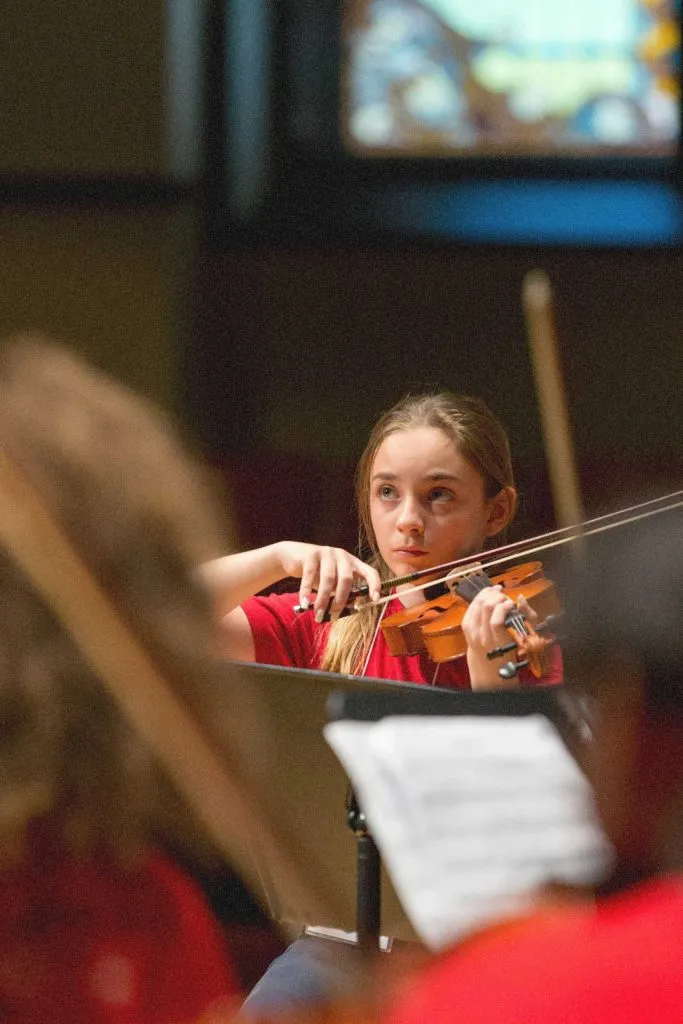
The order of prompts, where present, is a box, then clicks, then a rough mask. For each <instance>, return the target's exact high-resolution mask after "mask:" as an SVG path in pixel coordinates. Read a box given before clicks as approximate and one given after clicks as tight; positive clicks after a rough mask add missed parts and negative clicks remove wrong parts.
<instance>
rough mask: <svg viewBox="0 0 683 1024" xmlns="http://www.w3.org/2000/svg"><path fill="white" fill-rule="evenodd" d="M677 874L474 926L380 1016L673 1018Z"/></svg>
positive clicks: (527, 1020)
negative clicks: (584, 904) (595, 902)
mask: <svg viewBox="0 0 683 1024" xmlns="http://www.w3.org/2000/svg"><path fill="white" fill-rule="evenodd" d="M682 963H683V880H682V879H673V878H671V879H664V880H660V881H653V882H650V883H647V884H643V885H641V886H638V887H637V888H635V889H633V890H632V891H630V892H628V893H625V894H623V895H619V896H614V897H611V898H610V899H606V900H604V901H603V902H602V903H601V904H599V906H598V907H597V909H595V910H591V909H583V910H571V909H564V910H562V909H559V910H555V911H550V912H547V913H539V915H538V916H537V917H535V918H534V917H532V918H529V919H528V920H527V921H526V922H519V923H517V924H512V925H510V926H505V925H504V926H501V927H500V928H499V929H494V930H493V931H491V932H490V933H483V934H482V935H480V936H479V937H478V938H474V939H472V940H470V941H469V942H466V943H464V944H463V946H462V947H460V948H455V949H454V950H452V951H451V952H449V953H446V954H444V955H443V956H442V957H440V958H439V959H438V960H436V962H434V963H433V964H432V965H431V966H430V967H429V968H427V969H426V970H424V971H422V972H421V973H420V974H418V975H416V976H415V977H414V978H413V979H412V980H411V981H410V982H409V983H408V986H407V988H406V990H405V991H404V992H403V994H402V996H401V998H400V999H398V1000H396V1002H395V1004H394V1005H393V1007H392V1008H391V1010H390V1011H389V1012H388V1013H387V1014H386V1015H385V1016H384V1019H383V1024H425V1022H429V1024H569V1022H571V1024H642V1022H646V1021H656V1022H657V1024H680V1021H681V1019H683V971H681V964H682Z"/></svg>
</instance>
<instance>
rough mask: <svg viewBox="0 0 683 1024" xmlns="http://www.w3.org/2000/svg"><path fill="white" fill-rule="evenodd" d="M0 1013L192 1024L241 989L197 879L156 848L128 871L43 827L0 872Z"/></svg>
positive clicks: (24, 1021)
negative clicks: (17, 860) (59, 841)
mask: <svg viewBox="0 0 683 1024" xmlns="http://www.w3.org/2000/svg"><path fill="white" fill-rule="evenodd" d="M0 905H1V906H2V913H1V914H0V1020H2V1021H8V1022H17V1024H18V1022H21V1024H62V1022H64V1024H190V1022H193V1024H194V1022H197V1021H199V1020H200V1019H201V1018H202V1017H204V1018H205V1019H206V1020H208V1019H209V1017H208V1014H209V1011H210V1010H211V1009H216V1010H217V1009H218V1008H220V1007H227V1006H228V1005H230V1004H232V1003H233V1001H234V1000H236V999H237V997H238V986H237V983H236V980H235V977H234V974H233V970H232V968H231V965H230V961H229V959H228V956H227V951H226V948H225V944H224V940H223V936H222V933H221V932H220V929H219V926H218V924H217V923H216V922H215V921H214V919H213V918H212V916H211V914H210V912H209V910H208V908H207V906H206V905H205V904H204V901H203V898H202V896H201V895H200V893H199V891H198V890H197V889H196V888H195V886H194V884H193V883H191V882H190V880H189V879H188V878H187V877H186V876H185V874H184V873H183V872H181V871H180V870H179V869H178V868H177V867H176V866H175V865H174V864H172V863H171V862H170V861H169V860H167V859H166V858H165V857H164V856H162V855H160V854H159V853H150V854H148V855H146V856H145V857H144V858H143V859H142V860H141V861H140V862H136V866H135V868H131V869H129V870H125V869H124V868H122V867H121V866H120V865H119V864H118V863H117V862H114V861H113V860H112V859H111V858H110V857H109V856H107V855H99V856H88V857H73V856H68V855H64V854H60V853H59V852H58V850H57V848H56V846H55V845H54V844H53V843H52V842H50V840H49V838H48V837H47V836H45V835H43V836H40V837H39V838H38V840H37V841H36V842H34V843H33V845H32V848H31V850H30V852H29V854H28V855H27V856H26V858H25V859H24V861H23V862H22V863H21V864H20V865H18V866H14V867H12V868H7V869H5V870H0Z"/></svg>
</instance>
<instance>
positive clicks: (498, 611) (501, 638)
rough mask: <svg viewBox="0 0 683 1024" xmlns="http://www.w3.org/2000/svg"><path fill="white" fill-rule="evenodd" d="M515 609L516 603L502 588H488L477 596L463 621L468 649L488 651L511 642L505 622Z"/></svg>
mask: <svg viewBox="0 0 683 1024" xmlns="http://www.w3.org/2000/svg"><path fill="white" fill-rule="evenodd" d="M514 608H515V602H514V601H513V600H512V599H511V598H510V597H509V596H508V595H507V594H504V593H503V591H502V588H501V587H500V586H496V587H486V588H485V589H484V590H482V591H481V592H480V593H479V594H477V596H476V597H475V599H474V600H473V601H472V603H471V604H470V606H469V608H468V609H467V611H466V612H465V615H464V616H463V620H462V629H463V633H464V634H465V639H466V640H467V645H468V647H475V648H480V649H481V650H482V651H488V650H492V649H493V648H494V647H500V646H501V645H502V644H504V643H506V642H507V641H509V636H508V635H507V632H506V630H505V620H506V619H507V617H508V615H509V614H510V613H511V612H512V611H513V610H514Z"/></svg>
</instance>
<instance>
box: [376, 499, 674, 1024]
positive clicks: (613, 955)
mask: <svg viewBox="0 0 683 1024" xmlns="http://www.w3.org/2000/svg"><path fill="white" fill-rule="evenodd" d="M682 539H683V517H682V514H681V509H676V510H673V511H670V512H668V513H666V514H665V515H662V516H660V517H658V518H657V519H654V520H647V521H646V522H645V523H640V524H637V525H634V526H629V527H622V528H621V529H619V530H615V531H613V532H612V533H611V534H608V535H605V536H603V537H599V538H592V539H591V540H590V542H588V545H587V547H586V550H585V552H584V554H585V556H586V558H585V562H584V563H583V569H582V571H580V572H577V571H576V570H575V571H574V572H573V573H572V577H573V583H572V582H569V583H568V585H567V587H565V588H564V593H565V595H566V608H567V619H568V621H567V629H566V631H565V640H564V641H563V650H564V652H565V656H566V666H567V678H568V679H569V680H570V681H573V683H574V684H575V685H576V686H577V687H578V688H579V689H580V690H581V691H585V693H586V695H587V700H588V702H589V706H590V705H592V706H593V713H594V742H593V744H592V745H591V753H590V763H589V764H588V766H587V768H588V771H589V775H590V777H591V779H592V781H593V783H594V787H595V792H596V798H597V802H598V807H599V810H600V813H601V816H602V820H603V823H604V825H605V827H606V830H607V832H608V835H609V836H610V838H611V840H612V842H613V844H614V847H615V851H616V870H615V872H614V875H613V877H611V878H610V879H609V881H608V882H607V883H605V886H604V888H603V891H601V892H600V893H598V894H597V896H596V899H595V902H594V903H593V904H588V905H577V906H575V907H569V906H566V905H565V906H560V905H558V906H556V907H553V905H552V903H550V904H548V905H547V906H546V907H545V908H544V909H542V910H540V911H538V912H536V913H533V914H530V915H529V917H527V918H526V919H524V918H521V919H519V920H516V921H511V922H506V923H502V924H501V925H500V926H499V927H497V928H493V929H490V930H487V931H484V932H482V933H480V934H479V935H475V936H473V937H472V938H471V939H470V940H468V941H466V942H464V943H463V944H461V945H459V946H458V947H455V948H453V949H452V950H450V951H447V952H446V953H444V954H443V955H441V956H440V957H438V958H437V959H436V960H434V961H433V962H432V963H431V964H430V965H429V966H428V967H427V968H426V969H424V970H422V971H419V972H416V973H415V974H414V975H413V976H412V977H411V978H410V979H409V980H408V981H407V983H406V984H404V985H403V986H402V988H401V991H400V994H399V995H398V996H397V997H395V998H394V999H393V1000H392V1003H391V1006H390V1008H389V1009H388V1011H387V1012H385V1014H384V1015H383V1017H382V1019H383V1021H384V1024H389V1022H390V1024H424V1022H429V1024H451V1022H452V1024H456V1022H457V1024H468V1022H470V1021H471V1022H475V1021H476V1024H504V1022H505V1024H513V1022H514V1024H516V1022H522V1021H523V1022H524V1024H555V1022H557V1024H559V1022H565V1021H571V1022H572V1024H598V1022H599V1024H604V1022H606V1021H608V1022H610V1024H621V1022H629V1024H631V1022H634V1024H635V1022H640V1021H650V1020H652V1021H657V1022H658V1024H673V1022H674V1021H675V1022H678V1021H680V1020H681V1013H682V1011H681V1007H682V1006H683V973H682V972H681V969H680V967H681V963H682V962H683V628H682V624H683V557H682V554H681V552H682V545H681V540H682Z"/></svg>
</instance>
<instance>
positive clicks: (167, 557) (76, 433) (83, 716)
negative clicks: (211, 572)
mask: <svg viewBox="0 0 683 1024" xmlns="http://www.w3.org/2000/svg"><path fill="white" fill-rule="evenodd" d="M0 450H2V452H3V453H4V454H5V455H6V456H8V457H9V459H10V460H11V462H12V463H13V464H14V465H15V466H16V467H17V468H18V469H19V471H20V472H21V473H22V474H23V476H24V477H25V478H26V480H27V481H28V483H29V484H30V486H31V487H32V488H33V490H34V492H35V493H36V494H37V495H38V497H39V498H40V500H41V501H42V503H43V505H44V506H45V507H46V508H47V509H48V511H49V512H50V514H51V515H52V517H53V519H54V520H55V522H56V523H57V525H58V527H59V528H60V529H61V531H62V533H63V534H64V535H65V536H66V538H67V539H68V540H69V541H70V542H71V544H72V545H73V546H74V548H75V549H76V551H77V552H78V554H79V555H80V557H81V558H82V560H83V561H84V562H85V564H86V565H87V567H88V569H89V571H90V573H91V574H92V575H93V577H94V578H95V580H96V581H97V583H98V584H99V585H100V587H101V588H102V589H103V590H104V592H105V594H106V595H107V597H108V598H109V600H110V601H111V603H112V605H113V606H114V607H115V609H116V610H117V611H118V613H119V614H120V615H122V617H123V618H124V620H125V621H126V622H127V623H128V625H129V627H131V628H132V630H133V631H134V633H135V636H136V638H137V640H138V641H139V642H141V643H142V645H143V647H144V648H145V649H146V650H147V651H148V652H150V654H151V655H152V656H153V659H154V661H155V664H156V665H157V666H158V667H159V668H160V669H161V671H162V672H163V673H164V675H165V676H166V678H167V679H168V680H170V682H171V685H172V687H173V688H174V691H175V692H176V694H177V696H179V697H180V698H182V699H183V700H184V701H186V702H187V704H188V706H189V707H190V708H191V709H192V710H193V711H196V712H197V715H198V716H199V717H201V716H202V715H205V716H206V715H208V714H210V692H211V681H210V666H211V664H212V663H213V662H212V658H211V656H210V650H211V644H212V628H213V627H212V612H211V608H210V606H209V602H208V600H207V599H206V597H205V595H204V593H203V592H202V590H201V589H200V588H199V586H198V585H196V583H195V582H193V569H194V567H195V566H197V565H198V564H200V563H201V562H203V561H205V560H206V558H207V557H212V556H214V555H215V554H216V552H222V551H224V550H225V544H226V536H225V531H224V528H223V525H222V524H221V522H220V518H219V517H218V516H217V515H216V514H215V508H216V507H217V503H216V505H214V503H213V496H212V495H211V493H210V487H209V484H208V482H207V480H206V479H204V476H203V471H202V470H200V468H199V467H198V466H197V465H195V463H194V461H193V460H192V459H191V458H190V457H189V456H188V455H187V454H186V453H185V452H184V451H183V449H182V447H181V446H180V444H179V443H178V442H177V441H176V439H175V438H174V436H173V432H172V431H171V429H170V427H169V426H168V424H167V422H166V420H165V419H164V417H163V416H162V415H161V414H160V413H159V412H157V411H156V410H155V409H153V408H152V407H151V406H149V405H148V404H147V403H146V402H145V401H143V400H142V399H140V398H138V397H136V396H134V395H133V394H131V393H130V392H129V391H128V390H127V389H125V388H124V387H123V386H121V385H119V384H116V383H114V382H113V381H111V380H109V379H107V378H106V377H105V376H104V375H102V374H101V373H99V372H97V371H96V370H94V369H92V368H90V367H88V366H87V365H86V364H84V363H83V362H82V361H80V360H79V359H77V358H76V357H74V356H73V355H71V354H69V353H68V352H67V351H66V350H65V349H63V348H61V347H60V346H59V345H57V344H55V343H53V342H51V341H50V340H46V339H43V338H41V337H32V336H22V337H16V338H12V339H8V340H7V341H6V342H5V343H4V344H3V345H2V347H0ZM0 608H1V611H0V615H1V619H2V628H1V629H0V733H1V735H2V742H1V744H0V901H1V903H2V915H1V916H0V1019H2V1020H3V1021H12V1022H15V1021H16V1022H22V1024H23V1022H25V1024H59V1022H61V1021H64V1022H65V1024H66V1022H68V1024H190V1022H195V1021H199V1020H201V1021H204V1022H208V1021H210V1020H213V1019H214V1015H215V1014H220V1015H221V1017H222V1016H223V1015H225V1014H227V1015H229V1012H230V1011H229V1006H231V1005H232V1004H233V1001H234V1000H236V999H237V991H236V990H237V984H236V981H235V972H234V969H233V966H232V960H231V958H230V955H229V953H228V951H227V949H226V948H225V941H224V937H223V934H222V932H221V930H220V927H219V926H218V923H217V922H216V921H215V920H214V918H213V917H212V915H211V913H210V911H209V909H208V907H207V905H206V904H205V901H204V898H203V896H202V894H201V893H200V891H199V889H198V888H197V886H196V885H195V883H194V882H193V881H192V880H191V878H190V877H189V875H188V874H186V873H185V871H183V870H181V869H180V868H179V867H178V866H177V864H176V863H174V862H173V861H172V860H171V859H170V858H169V857H168V856H166V855H165V853H164V852H163V844H161V843H158V842H157V841H156V840H157V838H158V835H159V829H160V828H161V825H162V821H163V822H164V823H165V825H166V826H168V823H169V821H171V820H175V821H176V822H181V821H182V820H183V819H182V817H181V816H180V815H178V808H177V806H176V805H174V804H173V798H172V796H171V795H170V788H169V787H168V786H167V785H166V783H165V782H164V781H162V779H161V773H160V770H159V769H158V768H157V766H156V764H155V763H154V760H153V758H152V757H151V755H150V754H149V752H148V751H147V749H146V748H145V746H144V745H143V743H142V742H141V741H140V740H139V738H138V736H137V735H136V733H135V730H134V729H133V727H132V725H131V724H130V723H129V722H128V721H127V720H126V719H125V718H124V716H123V714H122V713H121V712H120V711H119V708H118V707H117V706H116V704H115V703H114V700H113V699H112V698H111V697H110V695H109V693H108V692H107V691H106V690H105V687H104V685H103V684H102V682H101V681H100V679H98V678H97V677H96V676H95V675H94V673H93V671H92V670H91V669H90V668H89V666H88V664H87V663H86V661H85V659H84V657H83V656H82V655H81V653H80V652H79V650H78V648H77V646H76V644H75V643H74V641H73V640H72V639H71V638H70V637H69V636H68V635H67V633H66V632H65V630H64V629H63V628H62V626H61V625H60V623H59V622H58V620H57V618H56V616H55V615H54V614H53V612H52V611H51V609H50V608H49V607H48V606H47V604H46V603H45V602H44V601H43V599H42V598H41V597H39V596H38V595H37V593H36V591H35V590H34V588H33V587H32V585H31V583H30V582H29V581H28V580H27V579H26V578H25V577H24V575H23V574H22V572H21V571H20V570H19V569H18V568H17V567H16V565H15V563H14V562H13V560H12V558H11V557H10V556H9V555H8V553H7V552H6V551H5V550H4V549H3V550H0ZM171 807H174V810H173V812H172V813H171V812H170V811H169V810H168V809H169V808H171ZM161 808H166V809H167V811H166V812H164V813H163V814H162V812H161ZM183 828H187V830H188V833H189V831H190V828H191V826H190V824H189V822H188V823H186V824H183V825H182V826H181V831H182V829H183ZM170 838H171V839H173V838H174V837H173V836H171V837H170Z"/></svg>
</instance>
